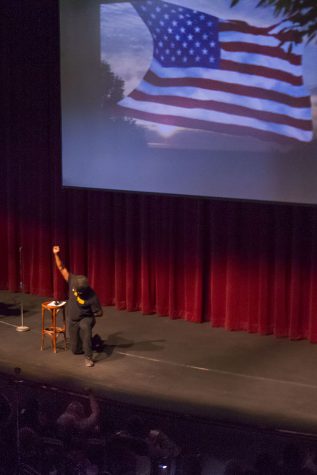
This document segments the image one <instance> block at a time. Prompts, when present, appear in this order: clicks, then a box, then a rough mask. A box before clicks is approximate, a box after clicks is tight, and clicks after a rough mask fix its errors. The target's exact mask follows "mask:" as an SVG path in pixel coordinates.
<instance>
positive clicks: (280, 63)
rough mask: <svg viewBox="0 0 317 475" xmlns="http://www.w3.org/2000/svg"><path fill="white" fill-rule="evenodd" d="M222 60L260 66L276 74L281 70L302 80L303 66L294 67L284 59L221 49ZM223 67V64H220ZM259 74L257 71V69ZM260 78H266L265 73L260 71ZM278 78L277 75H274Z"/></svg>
mask: <svg viewBox="0 0 317 475" xmlns="http://www.w3.org/2000/svg"><path fill="white" fill-rule="evenodd" d="M221 58H222V59H223V60H228V61H233V62H235V63H239V64H242V65H245V64H250V65H252V66H260V67H263V68H265V70H267V71H269V70H270V71H274V72H275V73H276V72H277V73H279V72H280V71H281V70H282V71H283V72H284V73H287V74H290V75H291V77H292V78H295V80H298V79H300V78H301V71H302V68H301V66H294V65H292V64H290V63H289V62H288V61H284V60H283V59H279V58H273V57H272V56H264V55H261V54H253V53H245V52H243V51H242V52H240V51H239V52H232V51H225V50H224V49H223V48H221ZM220 67H221V64H220ZM256 74H257V69H256ZM257 75H259V76H264V75H263V73H261V71H260V70H259V73H258V74H257ZM274 77H276V74H274Z"/></svg>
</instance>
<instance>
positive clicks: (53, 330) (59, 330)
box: [41, 302, 67, 353]
mask: <svg viewBox="0 0 317 475" xmlns="http://www.w3.org/2000/svg"><path fill="white" fill-rule="evenodd" d="M65 304H66V302H61V303H59V304H58V305H54V304H53V302H43V303H42V344H41V350H43V349H44V337H45V335H48V336H49V337H50V338H51V339H52V349H53V351H54V353H56V338H57V337H58V335H60V334H63V335H64V346H65V351H66V349H67V348H66V318H65ZM46 310H48V311H49V312H50V314H51V322H50V323H51V324H50V326H48V327H45V311H46ZM59 311H60V314H61V316H62V322H61V323H62V326H56V320H57V314H58V313H59Z"/></svg>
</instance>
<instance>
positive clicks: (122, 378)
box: [0, 291, 317, 434]
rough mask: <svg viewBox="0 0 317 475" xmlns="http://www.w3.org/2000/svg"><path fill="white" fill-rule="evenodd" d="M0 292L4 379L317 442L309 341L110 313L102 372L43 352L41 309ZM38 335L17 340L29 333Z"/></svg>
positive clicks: (316, 385)
mask: <svg viewBox="0 0 317 475" xmlns="http://www.w3.org/2000/svg"><path fill="white" fill-rule="evenodd" d="M45 300H47V299H44V298H39V297H37V296H33V295H25V294H14V293H10V292H7V291H0V332H1V347H0V372H1V373H4V374H6V375H13V374H14V368H16V367H20V368H21V369H22V375H23V377H24V378H25V379H27V380H30V381H33V382H40V383H41V384H48V385H53V386H56V387H59V388H62V389H66V390H71V391H79V392H80V391H82V390H83V389H84V388H87V387H90V388H92V389H93V390H94V391H95V393H96V394H97V395H99V396H100V397H105V398H108V399H111V400H113V401H118V402H123V403H132V404H135V405H138V406H141V407H145V408H150V409H153V408H154V409H155V410H163V411H172V412H174V413H178V414H186V415H189V416H198V417H203V418H206V419H208V420H212V421H216V422H222V423H233V424H243V425H249V426H250V425H251V426H254V427H259V426H260V427H263V428H267V429H279V430H283V431H284V430H286V431H288V430H290V431H299V432H305V433H312V434H317V382H316V362H317V347H316V346H315V345H312V344H310V343H308V342H307V341H289V340H287V339H277V338H275V337H273V336H259V335H256V334H252V335H250V334H247V333H243V332H228V331H225V330H223V329H214V328H212V327H211V326H210V325H209V324H208V323H205V324H193V323H190V322H186V321H184V320H170V319H169V318H166V317H158V316H156V315H151V316H148V315H142V314H141V313H139V312H130V313H129V312H126V311H118V310H116V309H114V308H113V307H105V308H104V316H103V317H102V318H100V319H98V320H97V324H96V327H95V329H94V332H95V333H98V334H99V335H100V336H101V337H102V338H103V340H105V343H106V347H105V351H104V352H103V353H99V354H97V363H96V365H95V366H94V367H93V368H86V367H85V366H84V359H83V357H82V356H75V355H73V354H72V353H71V352H70V351H67V352H65V351H64V349H63V340H62V338H61V339H60V343H59V348H58V352H57V354H54V353H53V352H52V351H51V348H50V340H49V338H48V337H46V349H45V350H44V351H41V350H40V345H41V302H43V301H45ZM20 301H22V302H23V307H24V325H27V326H28V327H30V331H28V332H17V331H16V326H18V325H20V324H21V317H20V307H19V303H20Z"/></svg>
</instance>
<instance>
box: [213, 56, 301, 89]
mask: <svg viewBox="0 0 317 475" xmlns="http://www.w3.org/2000/svg"><path fill="white" fill-rule="evenodd" d="M220 68H221V69H222V70H223V71H236V72H239V73H243V74H253V75H256V76H262V77H265V78H271V79H276V80H277V81H283V82H287V83H289V84H293V85H294V86H301V85H302V84H303V79H302V77H300V76H294V75H293V74H290V73H287V72H284V71H281V70H276V69H272V68H266V67H264V66H259V65H253V64H245V63H244V64H242V63H236V62H234V61H229V60H226V59H221V61H220Z"/></svg>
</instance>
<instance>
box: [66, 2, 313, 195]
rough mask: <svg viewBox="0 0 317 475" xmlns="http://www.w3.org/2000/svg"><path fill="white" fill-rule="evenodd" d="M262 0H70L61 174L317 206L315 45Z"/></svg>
mask: <svg viewBox="0 0 317 475" xmlns="http://www.w3.org/2000/svg"><path fill="white" fill-rule="evenodd" d="M257 3H258V1H257V0H242V1H241V2H240V3H239V4H238V5H237V6H236V7H234V8H231V7H230V1H229V0H213V1H210V0H173V2H165V1H162V0H140V1H131V2H118V1H116V2H114V1H97V0H60V3H59V7H60V54H61V56H60V66H61V111H62V117H61V122H62V127H61V128H62V130H61V132H62V133H61V136H62V175H63V185H64V186H67V187H81V188H94V189H107V190H125V191H133V192H149V193H167V194H173V195H174V194H176V195H193V196H202V197H217V198H230V199H231V198H232V199H245V200H264V201H273V202H281V203H285V202H291V203H307V204H316V203H317V186H316V184H317V153H316V148H317V147H316V143H317V140H316V129H317V127H316V124H317V112H316V111H317V100H316V97H317V96H316V95H317V46H316V44H315V43H313V42H312V43H309V44H306V42H305V41H303V42H302V43H298V44H296V43H295V42H292V39H293V35H292V34H290V33H289V32H288V33H287V32H286V30H285V28H287V27H292V28H293V27H294V26H295V25H292V24H291V23H290V22H289V21H288V20H286V19H283V18H279V17H275V16H274V15H273V10H272V9H271V8H256V4H257Z"/></svg>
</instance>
